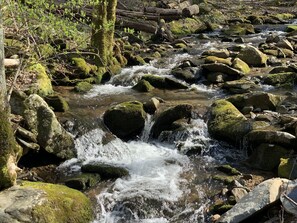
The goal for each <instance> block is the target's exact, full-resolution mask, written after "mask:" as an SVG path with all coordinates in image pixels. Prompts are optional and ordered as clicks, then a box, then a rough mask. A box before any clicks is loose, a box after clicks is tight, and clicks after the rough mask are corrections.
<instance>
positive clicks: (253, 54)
mask: <svg viewBox="0 0 297 223" xmlns="http://www.w3.org/2000/svg"><path fill="white" fill-rule="evenodd" d="M237 57H238V58H239V59H241V60H242V61H244V62H245V63H247V64H248V65H250V66H254V67H261V66H266V62H267V59H268V57H267V55H265V54H264V53H262V52H261V51H260V50H258V49H257V48H256V47H254V46H250V45H247V46H246V47H244V48H243V49H242V50H241V51H240V52H239V54H238V56H237Z"/></svg>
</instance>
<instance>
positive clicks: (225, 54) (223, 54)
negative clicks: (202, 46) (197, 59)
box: [202, 49, 230, 59]
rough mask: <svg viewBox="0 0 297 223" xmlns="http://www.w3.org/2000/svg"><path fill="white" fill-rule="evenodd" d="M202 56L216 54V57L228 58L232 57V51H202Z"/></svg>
mask: <svg viewBox="0 0 297 223" xmlns="http://www.w3.org/2000/svg"><path fill="white" fill-rule="evenodd" d="M202 56H214V57H219V58H224V59H226V58H228V57H230V52H229V50H227V49H221V50H207V51H204V52H203V53H202Z"/></svg>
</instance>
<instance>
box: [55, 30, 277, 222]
mask: <svg viewBox="0 0 297 223" xmlns="http://www.w3.org/2000/svg"><path fill="white" fill-rule="evenodd" d="M269 32H271V30H268V31H266V32H265V33H262V34H257V35H250V36H249V37H248V38H246V40H247V41H248V42H250V43H251V44H256V43H257V42H259V41H261V40H263V38H265V37H266V36H267V34H268V33H269ZM277 34H282V33H281V32H280V31H277ZM212 35H214V34H212ZM192 38H193V37H192ZM191 43H192V44H193V47H192V50H190V51H189V53H182V54H174V55H172V57H170V58H166V59H165V61H164V59H163V61H162V63H160V62H159V61H152V62H151V63H150V64H147V65H143V66H134V67H129V68H124V69H123V70H122V72H121V73H120V74H119V75H117V76H115V77H114V78H113V79H112V80H110V81H109V82H108V83H107V84H105V85H98V86H94V88H93V89H92V90H91V91H90V92H89V93H87V94H86V95H82V96H78V95H68V97H69V98H70V101H71V104H70V105H71V108H72V111H73V113H72V114H71V117H72V118H73V121H74V122H79V123H80V124H79V125H82V126H83V128H81V129H79V128H76V131H73V132H74V134H75V137H76V141H75V145H76V149H77V151H78V157H77V159H73V160H69V161H67V162H66V163H64V164H63V165H62V166H61V168H68V169H69V171H79V170H80V166H81V165H82V164H85V163H89V162H93V161H99V162H104V163H107V164H112V165H115V166H121V167H125V168H127V169H128V170H129V173H130V176H128V177H124V178H119V179H117V180H115V181H114V182H109V183H107V184H104V186H102V187H100V191H99V192H98V194H97V196H96V199H97V209H96V213H97V215H96V219H95V220H94V222H93V223H101V222H102V223H103V222H104V223H121V222H131V223H133V222H135V223H136V222H144V223H145V222H148V223H163V222H181V223H183V222H207V221H208V219H207V216H206V215H205V210H206V208H207V207H208V206H209V204H210V200H209V196H210V195H212V194H214V191H216V190H217V189H218V188H219V187H218V185H217V184H216V183H214V182H213V181H212V180H211V175H212V174H214V173H215V169H214V166H215V165H217V164H219V163H233V162H234V163H235V162H236V161H238V160H240V159H243V156H244V155H243V151H242V150H238V149H236V150H234V148H232V147H230V146H229V145H226V144H223V143H221V142H218V141H216V140H213V139H211V138H210V136H209V135H208V132H207V125H206V122H205V120H204V116H205V111H206V108H207V107H208V106H209V105H210V104H211V102H212V101H213V100H214V99H215V98H217V97H222V92H221V91H219V90H215V89H212V88H209V87H207V86H205V85H203V84H202V83H196V84H193V85H192V86H191V87H190V89H189V90H171V91H166V90H154V91H153V93H138V92H135V91H133V90H132V89H131V86H133V85H134V84H135V83H137V81H138V80H139V79H140V78H141V76H143V75H145V74H157V75H162V76H164V75H165V76H166V75H169V73H170V70H171V69H172V68H173V67H175V66H176V65H177V64H179V63H180V62H181V61H183V60H185V59H190V58H192V57H193V55H199V54H200V53H201V52H202V51H203V50H205V49H211V48H224V47H227V46H230V45H232V44H233V43H221V42H220V40H219V38H212V39H211V40H198V39H195V37H194V38H193V39H191ZM153 96H157V97H161V98H162V99H164V100H165V101H166V103H165V104H166V106H171V105H175V104H179V103H187V102H189V103H191V104H193V105H194V107H195V109H197V111H196V113H195V114H193V116H194V118H193V119H192V120H191V122H190V123H189V125H188V127H187V129H185V130H183V131H178V132H175V133H169V134H167V135H161V136H160V137H159V139H158V140H152V139H150V137H149V133H150V128H151V126H152V124H153V121H154V120H153V117H152V116H148V117H147V121H146V125H145V128H144V131H143V133H142V135H141V136H140V137H139V139H138V140H134V141H128V142H124V141H122V140H120V139H118V138H116V137H111V138H110V139H109V140H108V141H107V142H106V140H105V138H106V137H108V136H109V135H108V134H109V133H107V132H106V130H105V129H104V127H103V125H102V120H101V116H102V114H103V113H104V111H105V110H106V109H107V108H108V107H109V106H111V105H112V104H117V103H120V102H123V101H129V100H139V101H146V100H148V99H150V98H151V97H153ZM74 98H75V100H73V99H74ZM195 149H196V150H197V151H199V155H196V156H187V155H185V154H187V153H189V151H190V152H191V151H192V150H195Z"/></svg>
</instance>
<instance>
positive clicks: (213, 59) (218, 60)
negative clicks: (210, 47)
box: [205, 56, 232, 66]
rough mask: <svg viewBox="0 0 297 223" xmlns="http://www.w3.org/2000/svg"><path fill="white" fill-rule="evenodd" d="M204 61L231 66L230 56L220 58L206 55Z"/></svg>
mask: <svg viewBox="0 0 297 223" xmlns="http://www.w3.org/2000/svg"><path fill="white" fill-rule="evenodd" d="M205 63H222V64H226V65H228V66H231V64H232V62H231V59H230V58H226V59H225V58H220V57H216V56H208V57H206V58H205Z"/></svg>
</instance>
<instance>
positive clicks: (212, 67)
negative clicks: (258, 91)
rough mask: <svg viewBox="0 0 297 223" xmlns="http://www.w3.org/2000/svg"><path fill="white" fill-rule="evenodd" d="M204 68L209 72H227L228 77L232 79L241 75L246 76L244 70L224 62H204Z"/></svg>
mask: <svg viewBox="0 0 297 223" xmlns="http://www.w3.org/2000/svg"><path fill="white" fill-rule="evenodd" d="M202 68H203V69H204V70H206V71H207V72H220V73H224V74H227V75H228V77H229V78H230V79H232V80H236V79H239V78H240V77H242V76H244V74H243V73H242V72H240V71H239V70H236V69H234V68H232V67H230V66H228V65H225V64H222V63H211V64H204V65H202Z"/></svg>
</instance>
